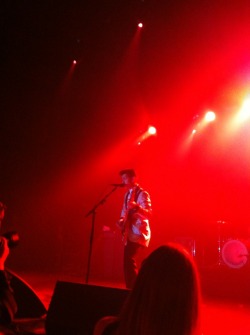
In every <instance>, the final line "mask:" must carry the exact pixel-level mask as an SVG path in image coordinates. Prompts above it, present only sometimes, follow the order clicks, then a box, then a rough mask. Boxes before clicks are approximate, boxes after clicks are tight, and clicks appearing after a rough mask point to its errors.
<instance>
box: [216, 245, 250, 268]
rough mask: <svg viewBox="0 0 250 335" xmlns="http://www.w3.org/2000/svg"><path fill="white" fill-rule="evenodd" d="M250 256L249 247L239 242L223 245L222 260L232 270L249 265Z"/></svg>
mask: <svg viewBox="0 0 250 335" xmlns="http://www.w3.org/2000/svg"><path fill="white" fill-rule="evenodd" d="M248 255H249V254H248V250H247V247H246V246H245V244H244V243H243V242H241V241H239V240H229V241H227V242H226V243H225V244H224V245H223V248H222V259H223V261H224V263H225V264H226V265H227V266H229V267H230V268H233V269H239V268H241V267H243V266H244V265H245V264H246V263H247V260H248Z"/></svg>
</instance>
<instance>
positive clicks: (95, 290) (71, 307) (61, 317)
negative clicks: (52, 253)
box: [45, 281, 129, 335]
mask: <svg viewBox="0 0 250 335" xmlns="http://www.w3.org/2000/svg"><path fill="white" fill-rule="evenodd" d="M128 292H129V290H127V289H121V288H111V287H104V286H96V285H88V284H80V283H70V282H64V281H58V282H57V283H56V286H55V289H54V293H53V296H52V299H51V302H50V305H49V309H48V314H47V318H46V321H45V329H46V335H92V333H93V329H94V326H95V324H96V322H97V321H98V320H99V319H100V318H101V317H103V316H107V315H114V316H116V315H118V314H119V312H120V310H121V307H122V305H123V303H124V301H125V299H126V297H127V295H128Z"/></svg>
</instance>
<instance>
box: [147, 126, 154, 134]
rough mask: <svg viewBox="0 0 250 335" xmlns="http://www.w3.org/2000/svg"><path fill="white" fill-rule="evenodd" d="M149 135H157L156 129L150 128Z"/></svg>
mask: <svg viewBox="0 0 250 335" xmlns="http://www.w3.org/2000/svg"><path fill="white" fill-rule="evenodd" d="M148 134H149V135H155V134H156V128H155V127H153V126H150V127H148Z"/></svg>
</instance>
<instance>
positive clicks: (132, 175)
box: [119, 169, 136, 177]
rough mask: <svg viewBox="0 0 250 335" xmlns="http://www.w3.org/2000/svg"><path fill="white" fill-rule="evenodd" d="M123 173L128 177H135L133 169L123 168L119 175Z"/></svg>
mask: <svg viewBox="0 0 250 335" xmlns="http://www.w3.org/2000/svg"><path fill="white" fill-rule="evenodd" d="M123 174H127V175H128V176H130V177H136V174H135V170H134V169H125V170H121V171H120V172H119V175H120V176H122V175H123Z"/></svg>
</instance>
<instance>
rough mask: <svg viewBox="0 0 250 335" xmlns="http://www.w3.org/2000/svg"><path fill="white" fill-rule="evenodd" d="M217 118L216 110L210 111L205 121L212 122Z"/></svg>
mask: <svg viewBox="0 0 250 335" xmlns="http://www.w3.org/2000/svg"><path fill="white" fill-rule="evenodd" d="M215 119H216V115H215V113H214V112H212V111H209V112H207V113H206V114H205V121H207V122H212V121H214V120H215Z"/></svg>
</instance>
